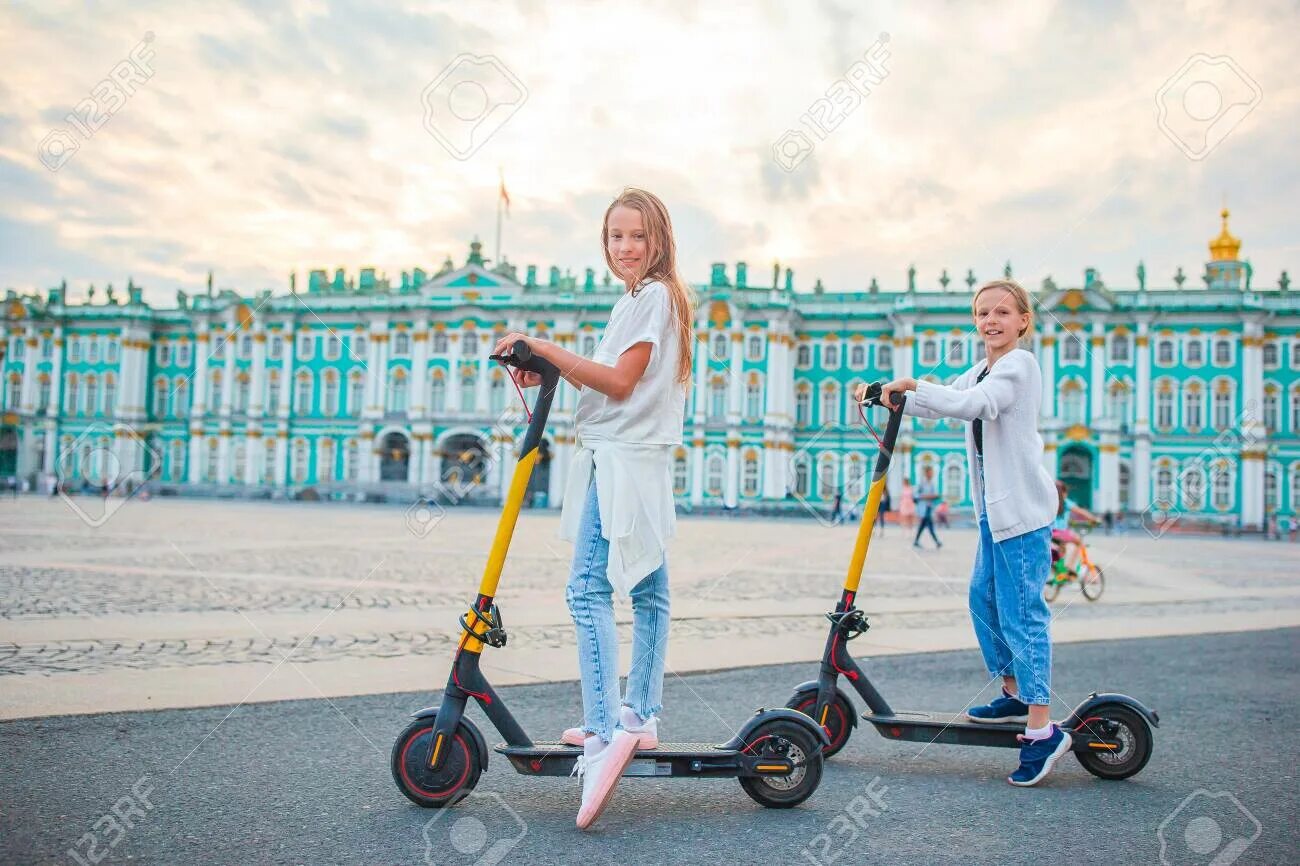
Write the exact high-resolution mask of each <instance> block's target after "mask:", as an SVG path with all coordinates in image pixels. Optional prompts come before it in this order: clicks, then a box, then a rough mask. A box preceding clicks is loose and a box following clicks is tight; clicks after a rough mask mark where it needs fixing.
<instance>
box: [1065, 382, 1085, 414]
mask: <svg viewBox="0 0 1300 866" xmlns="http://www.w3.org/2000/svg"><path fill="white" fill-rule="evenodd" d="M1083 404H1084V393H1083V386H1082V385H1080V384H1079V383H1078V382H1077V381H1076V380H1074V379H1067V380H1066V381H1065V382H1062V383H1061V420H1062V421H1064V422H1065V423H1066V424H1082V423H1084V405H1083Z"/></svg>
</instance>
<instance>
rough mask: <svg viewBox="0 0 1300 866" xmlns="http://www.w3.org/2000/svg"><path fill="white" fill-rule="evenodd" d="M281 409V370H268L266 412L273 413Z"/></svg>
mask: <svg viewBox="0 0 1300 866" xmlns="http://www.w3.org/2000/svg"><path fill="white" fill-rule="evenodd" d="M279 411H280V371H279V370H268V371H267V373H266V413H267V414H268V415H273V414H275V413H276V412H279Z"/></svg>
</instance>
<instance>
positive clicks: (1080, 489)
mask: <svg viewBox="0 0 1300 866" xmlns="http://www.w3.org/2000/svg"><path fill="white" fill-rule="evenodd" d="M1056 474H1057V477H1059V478H1060V479H1061V480H1062V481H1064V482H1065V486H1066V487H1067V488H1068V489H1069V494H1068V495H1069V497H1070V498H1071V499H1073V500H1074V502H1075V504H1076V505H1079V506H1081V507H1083V508H1088V509H1091V508H1092V452H1091V451H1089V450H1088V449H1087V448H1085V447H1083V446H1082V445H1071V446H1070V447H1068V448H1066V449H1065V450H1064V451H1062V452H1061V462H1060V464H1059V465H1058V467H1057V470H1056Z"/></svg>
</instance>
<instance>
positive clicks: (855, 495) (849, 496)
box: [844, 454, 867, 502]
mask: <svg viewBox="0 0 1300 866" xmlns="http://www.w3.org/2000/svg"><path fill="white" fill-rule="evenodd" d="M866 477H867V464H866V461H865V460H863V459H862V455H861V454H850V455H848V457H846V458H845V460H844V499H845V501H847V502H858V501H860V500H861V499H862V498H863V497H864V496H865V495H866V486H867V485H866Z"/></svg>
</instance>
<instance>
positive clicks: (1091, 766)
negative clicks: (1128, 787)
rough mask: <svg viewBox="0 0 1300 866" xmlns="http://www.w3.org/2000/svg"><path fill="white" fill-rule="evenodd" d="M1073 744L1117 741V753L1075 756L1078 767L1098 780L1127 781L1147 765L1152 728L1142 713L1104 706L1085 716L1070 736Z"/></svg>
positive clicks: (1121, 706)
mask: <svg viewBox="0 0 1300 866" xmlns="http://www.w3.org/2000/svg"><path fill="white" fill-rule="evenodd" d="M1072 736H1073V737H1074V738H1075V743H1076V744H1078V743H1079V742H1080V741H1081V740H1082V741H1083V742H1084V743H1086V742H1087V741H1088V739H1089V738H1091V737H1093V736H1096V738H1097V739H1098V740H1101V739H1106V740H1118V744H1119V748H1118V749H1099V750H1096V751H1094V750H1092V749H1089V750H1088V751H1086V752H1083V751H1079V752H1075V753H1074V754H1075V756H1076V757H1077V758H1078V759H1079V763H1080V764H1083V768H1084V769H1085V770H1087V771H1088V772H1089V773H1092V774H1093V775H1094V776H1096V777H1098V778H1100V779H1127V778H1128V777H1129V776H1134V775H1137V773H1138V772H1139V771H1140V770H1141V769H1142V768H1143V767H1145V766H1146V765H1147V761H1148V760H1150V759H1151V748H1152V745H1153V743H1154V741H1155V737H1154V736H1153V735H1152V731H1151V725H1150V724H1149V723H1148V722H1147V720H1146V719H1145V718H1144V717H1143V716H1142V714H1141V713H1139V712H1137V711H1136V710H1133V709H1131V708H1129V707H1126V706H1123V705H1121V704H1106V705H1104V706H1100V707H1096V708H1095V709H1092V710H1089V711H1088V716H1087V718H1085V719H1084V720H1083V722H1082V723H1081V724H1080V725H1079V726H1078V727H1077V728H1076V729H1075V732H1074V734H1073V735H1072Z"/></svg>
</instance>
